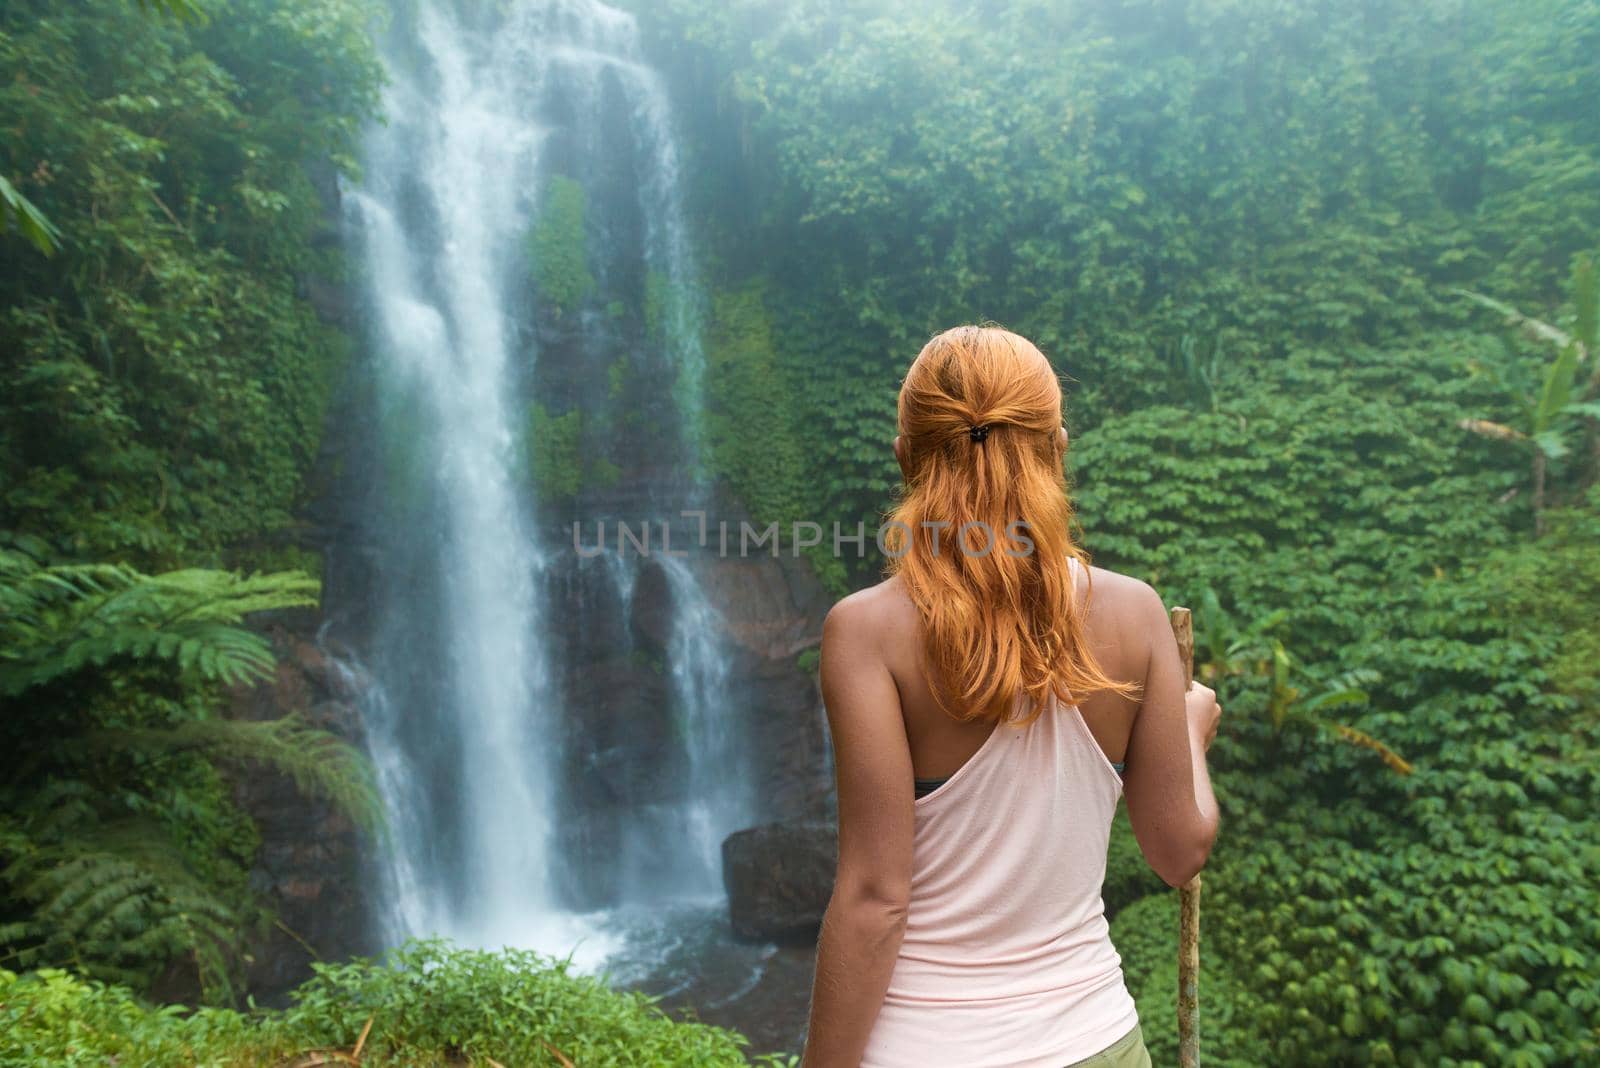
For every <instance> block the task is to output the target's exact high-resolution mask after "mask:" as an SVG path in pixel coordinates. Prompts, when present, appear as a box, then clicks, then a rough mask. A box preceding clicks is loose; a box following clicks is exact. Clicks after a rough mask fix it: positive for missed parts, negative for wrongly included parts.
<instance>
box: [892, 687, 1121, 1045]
mask: <svg viewBox="0 0 1600 1068" xmlns="http://www.w3.org/2000/svg"><path fill="white" fill-rule="evenodd" d="M1121 795H1122V779H1121V778H1120V777H1119V776H1118V775H1117V773H1116V770H1115V769H1114V768H1113V767H1112V766H1111V762H1110V761H1109V760H1107V759H1106V756H1105V754H1104V753H1103V752H1102V751H1101V749H1100V746H1099V745H1098V744H1097V743H1096V742H1095V740H1094V736H1093V735H1092V734H1090V733H1089V727H1088V724H1086V723H1085V722H1084V719H1083V716H1082V714H1080V713H1079V711H1078V709H1077V707H1076V706H1063V705H1061V704H1060V702H1052V703H1051V704H1050V706H1049V707H1047V708H1046V709H1045V712H1044V714H1043V715H1041V716H1040V717H1039V718H1038V719H1037V720H1035V721H1034V722H1033V723H1031V724H1029V725H1027V726H1024V727H1019V726H1017V725H1015V724H1013V723H1001V724H998V725H996V726H995V728H994V731H993V733H991V734H990V735H989V737H988V738H987V739H986V740H985V741H984V743H983V746H982V747H981V748H980V749H979V750H978V751H977V752H976V753H974V754H973V755H972V757H971V758H970V759H969V760H968V761H967V762H966V763H965V764H963V765H962V766H961V767H960V768H959V769H957V771H956V773H955V774H954V775H952V776H950V778H949V779H948V780H946V781H945V783H944V785H943V786H940V787H939V788H938V789H936V790H934V791H933V792H932V793H930V794H927V795H925V796H923V797H920V798H917V799H916V800H915V801H914V802H913V804H914V805H915V812H916V837H915V840H914V844H913V847H912V875H911V903H910V911H909V915H908V916H907V919H906V932H905V938H904V940H903V941H902V943H901V946H900V955H899V957H898V958H897V959H896V961H895V966H894V972H893V974H892V975H891V976H890V979H889V989H888V993H887V994H886V995H885V997H884V1000H883V1006H882V1008H881V1009H880V1010H879V1012H878V1018H877V1022H876V1023H875V1024H874V1025H873V1029H872V1034H871V1037H870V1038H869V1039H868V1041H867V1048H866V1052H865V1054H863V1056H862V1058H861V1068H929V1066H936V1065H960V1066H962V1068H1063V1066H1064V1065H1069V1064H1071V1063H1072V1062H1074V1061H1079V1060H1083V1059H1084V1058H1086V1057H1090V1056H1093V1055H1094V1054H1096V1053H1099V1052H1100V1051H1101V1050H1103V1049H1105V1048H1106V1047H1108V1046H1111V1045H1113V1044H1115V1042H1116V1041H1117V1040H1118V1039H1119V1038H1121V1037H1122V1036H1123V1035H1125V1034H1127V1033H1128V1032H1129V1031H1131V1030H1133V1028H1134V1025H1135V1024H1137V1023H1138V1021H1139V1017H1138V1012H1137V1010H1136V1009H1135V1007H1134V1002H1133V998H1132V996H1131V995H1129V993H1128V988H1127V986H1126V985H1125V983H1124V982H1123V977H1122V958H1121V957H1120V956H1119V955H1118V953H1117V951H1116V950H1115V949H1114V948H1113V947H1112V945H1111V938H1110V928H1109V925H1108V924H1107V923H1106V916H1105V904H1104V902H1103V901H1102V900H1101V898H1100V888H1101V884H1102V883H1103V882H1104V880H1105V874H1106V846H1107V842H1108V841H1109V839H1110V835H1111V818H1112V816H1113V815H1115V813H1116V808H1117V799H1118V798H1119V797H1121Z"/></svg>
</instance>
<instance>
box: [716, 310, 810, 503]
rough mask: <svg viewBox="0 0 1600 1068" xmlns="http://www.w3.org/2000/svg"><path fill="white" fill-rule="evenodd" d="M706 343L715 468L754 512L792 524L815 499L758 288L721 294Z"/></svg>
mask: <svg viewBox="0 0 1600 1068" xmlns="http://www.w3.org/2000/svg"><path fill="white" fill-rule="evenodd" d="M711 314H712V318H711V329H710V332H709V339H708V344H707V365H708V367H709V370H710V375H709V377H708V379H707V382H706V392H707V400H706V407H707V412H706V439H707V442H708V444H709V446H710V452H711V466H712V470H713V472H714V473H715V474H716V475H717V476H719V477H721V478H723V479H726V480H727V482H728V484H729V485H730V486H731V487H732V488H733V490H734V492H735V493H736V494H738V497H739V500H740V502H741V503H743V505H744V506H745V508H746V509H748V510H749V512H750V515H751V517H752V518H753V519H754V520H755V521H757V522H759V523H761V524H766V523H769V522H773V521H777V522H779V523H783V524H787V523H791V522H793V521H795V520H797V519H804V518H807V514H806V513H807V509H808V506H813V505H815V504H816V503H818V502H816V501H814V500H812V499H810V496H809V494H808V492H807V483H806V482H805V481H804V480H803V479H802V477H801V476H802V474H803V473H804V472H805V470H806V463H805V454H804V448H803V446H802V445H801V435H800V430H799V428H798V427H796V426H795V425H794V423H793V416H792V407H791V406H790V405H789V404H788V398H789V397H790V396H791V395H792V394H793V390H792V388H791V387H790V385H789V383H788V382H787V381H786V380H785V378H784V377H783V373H782V371H781V370H780V369H779V367H778V365H777V359H776V356H775V354H774V344H773V338H772V324H771V320H770V317H769V316H768V314H767V311H766V307H765V304H764V301H763V294H762V292H761V290H760V289H759V288H755V287H746V288H744V289H741V290H737V291H733V292H724V293H718V294H717V295H716V296H715V297H714V299H713V301H712V308H711Z"/></svg>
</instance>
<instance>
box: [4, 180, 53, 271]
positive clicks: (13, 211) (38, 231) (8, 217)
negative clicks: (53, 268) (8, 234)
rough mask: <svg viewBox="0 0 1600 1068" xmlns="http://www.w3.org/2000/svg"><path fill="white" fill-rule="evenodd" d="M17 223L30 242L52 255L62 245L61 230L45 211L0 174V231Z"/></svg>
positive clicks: (19, 231) (19, 229)
mask: <svg viewBox="0 0 1600 1068" xmlns="http://www.w3.org/2000/svg"><path fill="white" fill-rule="evenodd" d="M12 225H15V226H16V228H17V232H18V233H20V234H21V235H22V236H23V237H24V238H25V239H26V240H27V241H28V243H29V244H31V245H33V247H34V248H36V249H38V250H39V251H40V252H42V253H44V254H45V255H46V256H49V255H51V254H52V253H54V252H55V250H56V249H57V248H59V247H60V245H61V231H60V230H57V229H56V228H55V226H54V225H53V224H52V223H51V222H50V220H49V219H46V218H45V217H44V212H42V211H40V210H39V209H38V208H36V207H34V206H33V203H32V202H31V201H30V200H29V199H28V198H27V197H25V196H23V195H22V194H21V193H19V192H18V191H17V187H16V186H14V185H12V184H11V183H10V181H8V180H7V179H6V177H5V176H4V175H0V232H3V231H6V230H9V229H10V228H11V227H12Z"/></svg>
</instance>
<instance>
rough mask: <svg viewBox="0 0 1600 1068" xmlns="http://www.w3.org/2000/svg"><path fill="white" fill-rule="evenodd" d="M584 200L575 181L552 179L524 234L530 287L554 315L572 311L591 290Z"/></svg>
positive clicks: (592, 285)
mask: <svg viewBox="0 0 1600 1068" xmlns="http://www.w3.org/2000/svg"><path fill="white" fill-rule="evenodd" d="M585 201H586V197H585V195H584V191H583V186H581V185H579V184H578V183H577V182H576V181H575V180H573V179H571V178H566V177H561V176H557V177H555V178H552V179H551V180H550V185H549V187H548V188H547V189H546V190H545V192H544V202H543V204H542V205H541V207H540V209H539V217H538V219H537V220H536V221H535V222H534V225H533V231H532V232H531V233H530V234H529V235H528V258H529V262H530V263H531V265H532V270H533V279H534V284H535V285H537V286H538V287H539V295H540V296H541V297H543V298H544V299H545V300H546V301H548V302H549V303H550V304H551V305H552V306H553V307H555V309H556V310H557V312H558V313H559V312H566V311H570V310H572V309H574V308H576V307H577V306H578V305H579V304H581V303H582V302H583V301H584V299H585V298H587V297H589V296H591V295H592V294H593V293H594V291H595V281H594V275H593V274H592V273H590V271H589V251H588V242H589V237H588V233H587V231H586V230H585V229H584V221H583V216H584V205H585Z"/></svg>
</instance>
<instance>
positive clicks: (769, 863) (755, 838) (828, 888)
mask: <svg viewBox="0 0 1600 1068" xmlns="http://www.w3.org/2000/svg"><path fill="white" fill-rule="evenodd" d="M838 859H839V842H838V832H837V829H836V828H835V827H834V825H833V824H831V823H824V822H821V821H812V820H808V821H804V822H781V823H766V824H762V825H761V826H759V827H748V828H746V829H744V830H742V831H735V832H734V833H733V834H730V835H729V836H728V837H727V838H726V839H724V840H723V842H722V882H723V885H724V886H725V887H726V889H727V891H728V917H729V919H730V920H731V921H732V923H733V930H734V933H735V934H737V935H738V936H739V937H741V938H749V939H756V940H762V941H766V940H770V941H776V942H795V941H810V940H813V939H815V938H816V936H817V931H818V928H819V927H820V926H821V924H822V914H823V913H824V912H826V911H827V908H828V898H829V897H830V896H831V895H832V893H833V876H834V869H835V867H836V866H837V864H838Z"/></svg>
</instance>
